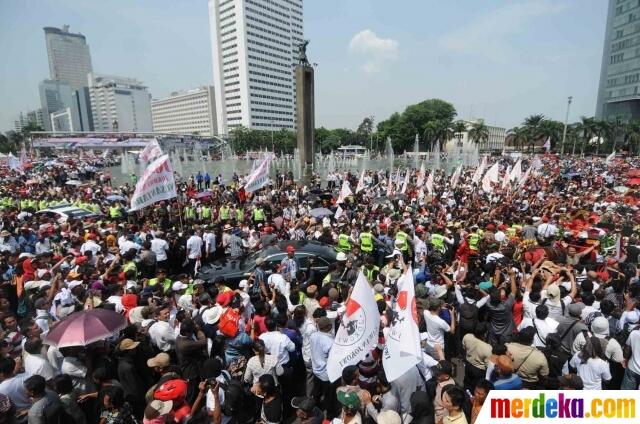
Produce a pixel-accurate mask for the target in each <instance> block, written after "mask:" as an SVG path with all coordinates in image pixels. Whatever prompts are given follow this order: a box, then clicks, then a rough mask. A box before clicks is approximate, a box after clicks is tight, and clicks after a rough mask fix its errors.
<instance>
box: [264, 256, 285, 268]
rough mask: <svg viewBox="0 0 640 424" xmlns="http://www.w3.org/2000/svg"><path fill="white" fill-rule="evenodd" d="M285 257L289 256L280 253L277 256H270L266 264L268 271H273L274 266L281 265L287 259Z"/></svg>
mask: <svg viewBox="0 0 640 424" xmlns="http://www.w3.org/2000/svg"><path fill="white" fill-rule="evenodd" d="M285 256H287V255H286V254H284V253H278V254H276V255H273V256H269V257H268V258H267V260H266V264H267V269H269V270H271V269H273V266H274V265H275V264H280V262H282V260H283V259H284V258H285Z"/></svg>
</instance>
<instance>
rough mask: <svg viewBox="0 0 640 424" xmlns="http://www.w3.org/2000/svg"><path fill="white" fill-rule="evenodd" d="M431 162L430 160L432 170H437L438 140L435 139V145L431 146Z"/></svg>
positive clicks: (438, 167)
mask: <svg viewBox="0 0 640 424" xmlns="http://www.w3.org/2000/svg"><path fill="white" fill-rule="evenodd" d="M432 153H433V162H432V164H431V165H432V166H431V169H433V171H434V172H435V171H437V170H439V169H440V141H439V140H436V142H435V146H434V148H433V152H432Z"/></svg>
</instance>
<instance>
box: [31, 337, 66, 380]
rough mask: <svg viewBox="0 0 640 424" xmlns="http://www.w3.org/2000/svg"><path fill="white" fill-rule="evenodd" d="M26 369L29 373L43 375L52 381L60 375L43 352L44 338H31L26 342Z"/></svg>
mask: <svg viewBox="0 0 640 424" xmlns="http://www.w3.org/2000/svg"><path fill="white" fill-rule="evenodd" d="M24 350H25V354H24V371H25V372H26V373H27V374H29V375H41V376H42V377H44V379H45V380H47V381H50V380H52V379H53V377H55V376H56V375H58V372H57V371H56V370H55V368H53V366H52V365H51V363H50V362H49V361H48V360H47V358H46V357H45V356H44V355H43V354H42V340H40V339H36V338H33V339H29V340H27V341H26V342H25V343H24Z"/></svg>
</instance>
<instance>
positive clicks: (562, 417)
mask: <svg viewBox="0 0 640 424" xmlns="http://www.w3.org/2000/svg"><path fill="white" fill-rule="evenodd" d="M639 406H640V391H638V390H491V391H490V392H489V396H488V397H487V398H486V400H485V401H484V403H483V404H482V408H481V409H480V413H479V414H478V418H477V419H476V424H496V423H500V424H510V423H512V424H521V423H533V422H535V423H541V424H553V423H558V422H564V423H568V422H570V423H572V424H603V423H621V424H623V423H629V424H631V423H637V422H638V418H637V417H639V416H640V414H639V413H638V407H639Z"/></svg>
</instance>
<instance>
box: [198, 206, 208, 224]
mask: <svg viewBox="0 0 640 424" xmlns="http://www.w3.org/2000/svg"><path fill="white" fill-rule="evenodd" d="M200 219H201V220H202V221H211V208H210V207H209V206H208V205H202V206H201V207H200Z"/></svg>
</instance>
